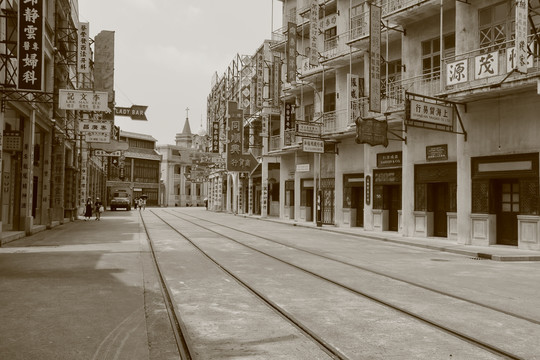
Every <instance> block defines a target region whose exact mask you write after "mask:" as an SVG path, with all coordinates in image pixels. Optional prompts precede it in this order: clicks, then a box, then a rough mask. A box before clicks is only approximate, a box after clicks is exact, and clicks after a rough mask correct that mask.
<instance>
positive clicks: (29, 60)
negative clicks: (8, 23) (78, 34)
mask: <svg viewBox="0 0 540 360" xmlns="http://www.w3.org/2000/svg"><path fill="white" fill-rule="evenodd" d="M43 18H44V16H43V0H32V1H19V46H18V52H19V54H18V60H19V61H18V63H19V76H18V88H19V89H20V90H37V91H41V90H43V89H42V83H43Z"/></svg>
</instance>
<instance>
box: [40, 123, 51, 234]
mask: <svg viewBox="0 0 540 360" xmlns="http://www.w3.org/2000/svg"><path fill="white" fill-rule="evenodd" d="M52 142H53V137H52V133H51V132H47V133H46V134H45V136H44V138H43V196H42V197H41V216H42V219H43V220H44V221H43V222H42V224H45V225H46V226H47V229H50V228H51V227H52V210H51V194H52V193H51V171H52V169H51V162H52V161H51V157H52Z"/></svg>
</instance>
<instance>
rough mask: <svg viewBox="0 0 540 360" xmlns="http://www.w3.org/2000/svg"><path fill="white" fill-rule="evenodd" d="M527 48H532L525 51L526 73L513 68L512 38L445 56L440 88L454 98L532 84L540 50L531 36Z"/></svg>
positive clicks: (536, 73)
mask: <svg viewBox="0 0 540 360" xmlns="http://www.w3.org/2000/svg"><path fill="white" fill-rule="evenodd" d="M529 48H530V49H533V51H534V56H533V55H529V57H528V59H527V73H526V74H521V73H518V72H516V71H513V68H514V65H515V61H516V52H515V46H514V40H511V41H507V42H503V43H500V44H497V45H494V46H493V45H492V46H490V47H484V48H481V49H476V50H473V51H470V52H467V53H464V54H460V55H457V56H453V57H450V58H445V59H444V60H443V69H444V84H443V85H444V89H443V92H444V93H446V94H447V95H450V96H453V97H456V98H461V97H464V96H467V97H468V98H470V97H471V96H476V97H485V96H486V95H485V93H486V92H487V93H489V94H490V96H493V95H495V94H499V93H500V92H501V91H512V90H515V89H516V88H525V87H535V86H536V78H537V77H538V75H539V74H540V59H539V58H538V53H539V52H540V51H539V48H538V46H537V44H536V42H535V41H534V38H533V37H532V36H531V37H529Z"/></svg>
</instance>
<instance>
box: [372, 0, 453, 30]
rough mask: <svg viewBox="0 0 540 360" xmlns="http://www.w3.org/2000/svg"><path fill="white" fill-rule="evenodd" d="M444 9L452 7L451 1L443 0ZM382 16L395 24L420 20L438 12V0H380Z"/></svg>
mask: <svg viewBox="0 0 540 360" xmlns="http://www.w3.org/2000/svg"><path fill="white" fill-rule="evenodd" d="M445 3H448V4H446V7H445V9H446V10H448V8H449V6H450V7H454V6H455V5H454V4H453V2H445ZM381 8H382V16H383V18H386V19H387V20H389V19H391V21H392V22H394V23H396V24H401V25H403V24H405V23H411V22H416V21H420V20H422V19H425V18H428V17H430V16H433V15H435V14H438V13H439V12H440V0H382V5H381Z"/></svg>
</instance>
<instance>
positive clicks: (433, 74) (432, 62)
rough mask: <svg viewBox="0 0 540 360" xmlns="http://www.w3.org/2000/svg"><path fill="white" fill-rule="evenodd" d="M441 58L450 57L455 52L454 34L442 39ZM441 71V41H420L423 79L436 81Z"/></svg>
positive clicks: (437, 39)
mask: <svg viewBox="0 0 540 360" xmlns="http://www.w3.org/2000/svg"><path fill="white" fill-rule="evenodd" d="M443 46H444V48H443V57H452V56H454V53H455V51H456V39H455V34H454V33H452V34H448V35H445V36H444V37H443ZM440 71H441V39H440V38H438V37H437V38H434V39H431V40H426V41H422V73H423V74H424V78H432V79H438V78H439V77H440V76H441V75H440Z"/></svg>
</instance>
